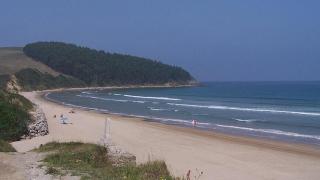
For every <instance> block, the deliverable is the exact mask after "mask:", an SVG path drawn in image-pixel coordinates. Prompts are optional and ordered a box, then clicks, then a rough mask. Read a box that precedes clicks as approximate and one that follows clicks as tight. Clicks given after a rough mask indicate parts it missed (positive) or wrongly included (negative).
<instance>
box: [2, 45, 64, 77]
mask: <svg viewBox="0 0 320 180" xmlns="http://www.w3.org/2000/svg"><path fill="white" fill-rule="evenodd" d="M25 68H36V69H38V70H39V71H41V72H43V73H44V72H47V73H49V74H51V75H54V76H57V75H59V73H58V72H56V71H54V70H53V69H51V68H50V67H48V66H46V65H44V64H42V63H40V62H37V61H34V60H33V59H31V58H29V57H27V56H26V55H25V54H24V53H23V51H22V48H18V47H12V48H0V75H1V74H14V73H16V72H18V71H19V70H21V69H25Z"/></svg>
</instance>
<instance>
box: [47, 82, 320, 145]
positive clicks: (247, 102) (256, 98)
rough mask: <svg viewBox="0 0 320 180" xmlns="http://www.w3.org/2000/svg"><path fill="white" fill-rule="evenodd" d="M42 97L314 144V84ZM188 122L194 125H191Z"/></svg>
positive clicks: (317, 125) (317, 101) (318, 91)
mask: <svg viewBox="0 0 320 180" xmlns="http://www.w3.org/2000/svg"><path fill="white" fill-rule="evenodd" d="M46 98H48V99H49V100H52V101H56V102H59V103H62V104H65V105H68V106H70V107H80V108H84V109H89V110H95V111H100V112H102V113H112V114H119V115H125V116H134V117H141V118H144V119H145V120H146V121H156V122H160V123H165V124H170V125H177V126H187V127H192V128H198V129H201V130H205V131H215V132H220V133H226V134H232V135H237V136H249V137H258V138H266V139H272V140H279V141H286V142H293V143H303V144H312V145H316V146H320V82H205V83H202V84H201V85H200V86H196V87H179V88H133V89H114V90H111V89H108V90H106V89H105V90H97V89H91V90H79V91H74V90H73V91H60V92H51V93H48V94H46ZM192 120H196V121H197V122H198V123H197V124H196V125H195V126H193V124H192Z"/></svg>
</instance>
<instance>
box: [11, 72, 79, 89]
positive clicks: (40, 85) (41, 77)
mask: <svg viewBox="0 0 320 180" xmlns="http://www.w3.org/2000/svg"><path fill="white" fill-rule="evenodd" d="M15 76H16V77H17V79H18V83H19V85H20V86H21V87H22V89H23V90H26V91H30V90H45V89H54V88H68V87H83V86H85V83H84V82H82V81H80V80H78V79H75V78H73V77H69V76H65V75H61V74H60V75H58V76H53V75H51V74H49V73H42V72H40V71H39V70H37V69H30V68H28V69H22V70H20V71H19V72H17V73H16V74H15Z"/></svg>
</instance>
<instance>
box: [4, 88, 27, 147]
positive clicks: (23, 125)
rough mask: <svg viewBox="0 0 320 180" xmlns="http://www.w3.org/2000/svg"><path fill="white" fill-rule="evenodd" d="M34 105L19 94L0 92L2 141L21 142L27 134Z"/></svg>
mask: <svg viewBox="0 0 320 180" xmlns="http://www.w3.org/2000/svg"><path fill="white" fill-rule="evenodd" d="M31 109H32V103H31V102H30V101H29V100H27V99H26V98H24V97H23V96H20V95H18V94H13V93H9V92H5V91H2V90H0V139H2V140H6V141H14V140H19V139H20V137H21V136H22V135H24V134H25V133H27V124H28V121H29V120H30V117H29V114H28V111H29V110H31Z"/></svg>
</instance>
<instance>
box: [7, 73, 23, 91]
mask: <svg viewBox="0 0 320 180" xmlns="http://www.w3.org/2000/svg"><path fill="white" fill-rule="evenodd" d="M6 90H7V91H8V92H11V93H18V92H19V91H20V90H21V87H20V86H19V84H18V79H17V78H16V76H15V75H11V76H10V80H9V81H8V82H7V87H6Z"/></svg>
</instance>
